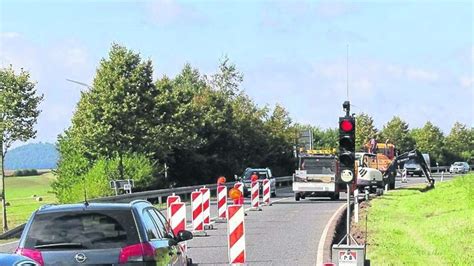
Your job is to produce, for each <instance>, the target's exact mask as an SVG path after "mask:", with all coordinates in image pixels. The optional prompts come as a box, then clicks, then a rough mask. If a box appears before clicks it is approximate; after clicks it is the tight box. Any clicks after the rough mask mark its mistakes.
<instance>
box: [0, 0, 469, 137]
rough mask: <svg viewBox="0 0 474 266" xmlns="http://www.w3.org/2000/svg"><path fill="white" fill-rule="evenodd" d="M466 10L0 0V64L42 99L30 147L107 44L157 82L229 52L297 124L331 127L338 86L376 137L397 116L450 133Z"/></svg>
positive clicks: (462, 86) (463, 109)
mask: <svg viewBox="0 0 474 266" xmlns="http://www.w3.org/2000/svg"><path fill="white" fill-rule="evenodd" d="M473 14H474V5H473V3H472V2H471V1H439V0H438V1H423V0H422V1H383V2H382V1H337V0H336V1H298V0H297V1H289V0H288V1H269V0H267V1H250V0H246V1H245V0H242V1H218V0H214V1H209V0H203V1H172V0H159V1H131V0H130V1H110V0H109V1H108V0H102V1H91V0H85V1H68V0H65V1H59V0H58V1H48V0H46V1H31V0H30V1H22V0H20V1H18V0H0V64H1V65H2V67H6V66H8V65H10V64H11V65H13V67H14V68H15V69H20V68H24V69H26V70H28V71H29V72H30V73H31V77H32V79H33V80H35V81H36V82H37V88H38V91H39V92H40V93H43V94H44V96H45V100H44V102H43V103H42V104H41V109H42V113H41V115H40V117H39V119H38V125H37V129H38V134H37V138H36V139H35V140H34V141H33V142H38V141H42V142H55V141H56V137H57V135H58V134H60V133H61V132H63V131H64V129H66V128H67V127H69V126H70V120H71V117H72V115H73V113H74V110H75V108H76V103H77V102H78V100H79V98H80V92H81V90H86V88H85V87H81V86H80V85H77V84H74V83H71V82H68V81H66V79H73V80H77V81H81V82H84V83H87V84H91V83H92V80H93V78H94V74H95V70H96V68H97V66H98V64H99V62H100V60H101V58H104V57H106V56H107V53H108V51H109V49H110V47H111V44H112V43H114V42H115V43H118V44H121V45H125V46H126V47H127V48H129V49H132V50H134V51H135V52H139V53H140V54H141V56H142V57H143V58H145V59H148V58H149V59H151V60H152V61H153V65H154V70H155V72H154V76H155V78H159V77H161V76H163V75H167V76H171V77H173V76H175V75H176V74H177V73H178V72H179V71H180V70H181V69H182V68H183V66H184V64H185V63H190V64H191V65H192V66H193V67H195V68H198V69H199V71H200V72H201V73H202V74H208V75H209V74H212V73H214V72H216V70H217V67H218V64H219V60H220V59H221V58H222V57H223V56H225V55H227V56H228V57H229V58H230V60H231V61H232V62H233V63H235V64H236V66H237V68H238V69H239V70H240V71H241V72H242V73H243V75H244V82H243V84H242V88H243V89H244V91H245V92H246V93H247V94H248V95H250V96H251V97H252V98H253V99H254V100H255V102H256V103H257V104H258V105H259V106H265V105H268V106H270V107H272V106H274V105H275V104H281V105H283V106H284V107H285V108H286V109H287V110H288V111H289V112H290V116H291V117H292V119H293V121H295V122H299V123H309V124H312V125H315V126H320V127H321V128H330V127H332V128H334V127H337V121H338V117H339V116H341V115H343V111H342V103H343V101H345V100H346V99H347V94H346V88H347V87H348V88H349V100H350V101H351V104H352V105H353V106H352V110H351V111H352V112H354V113H360V112H364V113H367V114H369V115H371V116H372V117H373V118H374V121H375V125H376V127H377V128H379V129H381V128H382V127H383V125H384V124H385V123H386V122H387V121H389V120H390V119H391V118H392V117H393V116H394V115H398V116H400V117H401V118H402V119H403V120H405V121H406V122H408V124H409V126H410V128H416V127H422V126H423V125H424V124H425V123H426V122H427V121H428V120H429V121H431V122H432V123H434V124H435V125H437V126H438V127H440V128H441V130H442V131H443V132H444V133H445V134H448V133H449V131H450V129H451V127H452V125H453V124H454V123H455V122H456V121H459V122H461V123H463V124H466V125H467V126H469V127H473V126H474V89H473V88H474V87H473V85H474V74H473V65H474V33H473V23H474V22H473V21H474V16H473ZM347 54H348V55H349V56H348V57H347ZM347 58H348V60H347ZM347 66H348V68H347ZM347 69H348V71H347ZM347 73H348V75H347Z"/></svg>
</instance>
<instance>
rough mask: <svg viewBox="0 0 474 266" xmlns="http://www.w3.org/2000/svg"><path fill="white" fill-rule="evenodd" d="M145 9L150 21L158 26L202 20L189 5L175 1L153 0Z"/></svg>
mask: <svg viewBox="0 0 474 266" xmlns="http://www.w3.org/2000/svg"><path fill="white" fill-rule="evenodd" d="M147 7H148V8H149V13H150V14H151V19H152V21H153V22H155V23H158V24H163V25H168V24H171V23H183V22H185V21H188V20H201V19H202V16H201V14H198V12H197V11H196V10H195V9H194V8H192V7H191V6H189V5H186V6H185V5H183V4H181V3H179V2H178V1H176V0H155V1H152V2H151V3H150V4H149V5H147ZM197 24H199V23H196V25H197Z"/></svg>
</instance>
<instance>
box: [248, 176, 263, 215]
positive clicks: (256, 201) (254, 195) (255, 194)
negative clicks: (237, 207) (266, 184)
mask: <svg viewBox="0 0 474 266" xmlns="http://www.w3.org/2000/svg"><path fill="white" fill-rule="evenodd" d="M258 190H259V183H258V181H253V182H252V188H251V190H250V201H251V208H250V210H253V211H257V210H258V211H261V210H262V208H260V193H259V191H258Z"/></svg>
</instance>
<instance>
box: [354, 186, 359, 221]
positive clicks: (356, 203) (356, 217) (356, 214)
mask: <svg viewBox="0 0 474 266" xmlns="http://www.w3.org/2000/svg"><path fill="white" fill-rule="evenodd" d="M354 221H355V223H359V190H358V189H356V190H354Z"/></svg>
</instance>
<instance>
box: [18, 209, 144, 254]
mask: <svg viewBox="0 0 474 266" xmlns="http://www.w3.org/2000/svg"><path fill="white" fill-rule="evenodd" d="M138 242H139V237H138V233H137V229H136V226H135V222H134V219H133V216H132V213H131V211H130V210H127V211H125V210H107V211H77V212H60V213H44V214H38V215H36V216H35V217H34V221H33V224H32V225H31V227H30V229H29V230H28V234H27V237H26V241H25V248H32V249H33V248H35V249H71V248H73V249H77V248H81V249H101V248H122V247H124V246H127V245H131V244H135V243H138Z"/></svg>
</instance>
